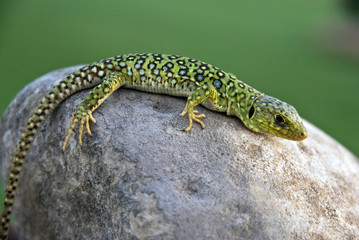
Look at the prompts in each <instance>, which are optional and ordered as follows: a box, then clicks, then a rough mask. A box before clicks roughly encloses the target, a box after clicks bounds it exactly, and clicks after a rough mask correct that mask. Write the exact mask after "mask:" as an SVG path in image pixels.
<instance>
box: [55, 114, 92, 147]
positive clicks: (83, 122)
mask: <svg viewBox="0 0 359 240" xmlns="http://www.w3.org/2000/svg"><path fill="white" fill-rule="evenodd" d="M90 120H91V122H92V123H95V124H96V120H95V118H94V117H93V116H92V113H91V112H90V113H86V114H81V113H80V114H78V112H77V111H76V112H75V113H74V115H73V117H72V120H71V127H70V129H69V131H68V132H67V135H66V138H65V141H64V145H63V146H62V151H65V149H66V145H67V142H68V141H69V138H70V135H71V133H72V132H74V130H75V127H76V125H77V123H79V145H80V146H82V134H83V131H84V126H85V127H86V131H87V133H88V134H89V135H90V136H92V132H91V128H90Z"/></svg>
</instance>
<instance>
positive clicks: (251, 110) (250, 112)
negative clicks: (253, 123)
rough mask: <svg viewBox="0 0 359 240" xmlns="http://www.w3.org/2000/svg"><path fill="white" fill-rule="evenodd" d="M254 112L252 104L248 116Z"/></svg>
mask: <svg viewBox="0 0 359 240" xmlns="http://www.w3.org/2000/svg"><path fill="white" fill-rule="evenodd" d="M253 114H254V107H253V106H252V107H251V109H249V113H248V117H249V118H251V117H252V116H253Z"/></svg>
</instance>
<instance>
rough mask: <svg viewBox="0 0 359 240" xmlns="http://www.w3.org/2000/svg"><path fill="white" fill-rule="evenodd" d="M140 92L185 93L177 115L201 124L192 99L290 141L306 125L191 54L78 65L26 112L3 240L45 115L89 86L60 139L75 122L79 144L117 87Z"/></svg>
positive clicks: (6, 203)
mask: <svg viewBox="0 0 359 240" xmlns="http://www.w3.org/2000/svg"><path fill="white" fill-rule="evenodd" d="M121 86H123V87H126V88H133V89H138V90H141V91H145V92H153V93H157V94H167V95H173V96H181V97H188V99H187V103H186V106H185V108H184V110H183V112H182V113H181V114H180V115H181V116H183V115H185V114H186V113H187V114H188V119H189V125H188V127H187V128H186V129H185V131H189V130H190V129H191V128H192V122H193V121H194V122H197V123H198V124H200V125H201V126H202V128H204V127H205V125H204V123H203V122H202V120H201V119H202V118H204V117H205V116H204V114H199V115H197V113H198V112H197V111H196V110H193V107H195V106H196V105H198V104H202V105H203V106H205V107H206V108H208V109H210V110H213V111H218V112H226V113H227V114H228V115H234V116H237V117H238V118H239V119H241V120H242V122H243V123H244V124H245V126H247V127H248V128H249V129H251V130H252V131H255V132H259V133H270V134H273V135H275V136H279V137H282V138H286V139H290V140H303V139H305V138H306V137H307V132H306V129H305V127H304V125H303V123H302V121H301V119H300V117H299V115H298V113H297V112H296V110H295V109H294V108H293V107H292V106H290V105H289V104H287V103H284V102H281V101H280V100H278V99H276V98H273V97H270V96H267V95H265V94H263V93H261V92H259V91H257V90H255V89H254V88H252V87H250V86H248V85H247V84H245V83H243V82H242V81H240V80H238V79H237V78H236V77H235V76H234V75H233V74H230V73H226V72H224V71H222V70H220V69H219V68H216V67H214V66H212V65H210V64H207V63H204V62H201V61H198V60H194V59H191V58H186V57H180V56H175V55H164V54H129V55H122V56H117V57H113V58H108V59H105V60H101V61H98V62H96V63H93V64H90V65H88V66H85V67H82V68H80V69H79V70H78V71H76V72H74V73H72V74H70V75H69V76H67V77H66V78H64V79H63V80H62V81H61V82H60V83H58V84H57V85H56V86H55V87H54V88H52V90H51V91H50V92H49V93H48V94H47V95H46V96H45V97H44V98H43V99H42V100H41V102H40V104H39V105H38V107H37V108H36V109H35V111H34V112H33V114H32V115H31V117H30V119H29V121H28V122H27V125H26V127H25V130H24V132H23V134H22V136H21V138H20V141H19V144H18V145H17V148H16V154H15V157H14V159H13V162H12V165H11V168H10V173H9V179H8V183H7V186H6V196H5V201H4V208H3V213H2V219H1V231H0V236H1V238H2V239H6V238H7V235H8V227H9V222H10V217H11V211H12V207H13V203H14V198H15V192H16V188H17V186H18V181H19V176H20V173H21V171H22V168H23V165H24V163H25V158H26V156H27V154H28V151H29V149H30V147H31V145H32V142H33V140H34V138H35V137H36V135H37V133H38V131H39V130H40V128H41V126H42V125H43V123H44V121H45V120H46V118H47V117H48V116H49V114H50V113H51V112H52V111H53V110H54V109H55V108H56V107H57V106H58V105H59V104H60V103H61V102H62V101H63V100H65V99H66V98H68V97H69V96H70V95H72V94H74V93H76V92H78V91H80V90H83V89H86V88H91V87H95V88H94V89H93V90H92V91H91V92H90V93H89V94H88V95H87V97H86V98H85V99H84V100H83V102H82V103H81V104H80V105H79V107H78V108H77V110H76V112H75V113H74V115H73V118H72V122H71V127H70V129H69V131H68V134H67V136H66V139H65V141H64V144H63V150H65V148H66V144H67V142H68V139H69V137H70V135H71V133H72V131H73V130H74V129H75V127H76V125H77V124H79V144H80V145H81V144H82V134H83V128H84V126H85V127H86V130H87V131H88V133H89V134H91V131H90V121H92V122H93V123H95V122H96V121H95V119H94V118H93V116H92V112H93V111H94V110H95V109H96V108H97V107H99V106H100V104H101V103H102V102H103V101H104V100H105V99H106V98H107V97H108V96H109V95H111V93H112V92H114V91H115V90H116V89H118V88H119V87H121Z"/></svg>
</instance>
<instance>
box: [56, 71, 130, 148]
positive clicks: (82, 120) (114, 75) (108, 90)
mask: <svg viewBox="0 0 359 240" xmlns="http://www.w3.org/2000/svg"><path fill="white" fill-rule="evenodd" d="M124 83H125V78H124V77H123V75H122V74H121V73H119V72H109V73H107V75H106V76H105V77H104V79H103V82H102V83H101V84H99V85H97V86H96V87H95V88H94V89H92V90H91V92H90V93H89V94H88V95H87V96H86V98H85V99H84V100H83V101H82V102H81V103H80V105H79V106H78V107H77V109H76V111H75V113H74V115H73V116H72V120H71V127H70V129H69V131H68V133H67V135H66V138H65V141H64V145H63V147H62V150H63V151H65V148H66V145H67V142H68V140H69V137H70V135H71V133H72V132H73V131H74V129H75V127H76V125H77V124H78V123H79V145H80V146H82V133H83V129H84V125H85V126H86V130H87V132H88V134H89V135H91V130H90V121H91V122H93V123H96V120H95V118H94V117H93V116H92V113H93V111H95V110H96V108H98V107H99V106H100V105H101V103H103V101H105V100H106V98H107V97H109V96H110V95H111V94H112V93H113V92H114V91H116V90H117V89H118V88H119V87H121V86H122V85H123V84H124Z"/></svg>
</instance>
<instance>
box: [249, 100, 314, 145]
mask: <svg viewBox="0 0 359 240" xmlns="http://www.w3.org/2000/svg"><path fill="white" fill-rule="evenodd" d="M247 121H248V122H247V124H246V125H248V127H249V128H250V129H251V130H253V131H255V132H261V133H270V134H273V135H275V136H278V137H282V138H286V139H289V140H296V141H300V140H304V139H306V138H307V130H306V129H305V127H304V125H303V122H302V119H301V118H300V116H299V115H298V113H297V111H296V110H295V108H294V107H292V106H291V105H289V104H287V103H285V102H282V101H280V100H278V99H276V98H274V97H270V96H267V95H263V96H260V97H259V98H257V99H256V100H255V101H254V102H253V104H252V106H251V107H250V108H249V111H248V119H247Z"/></svg>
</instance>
